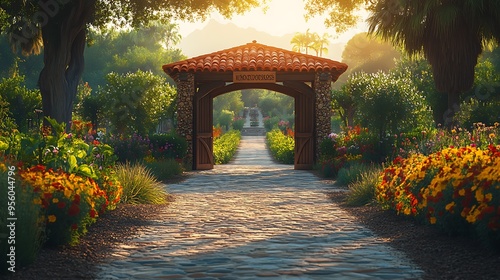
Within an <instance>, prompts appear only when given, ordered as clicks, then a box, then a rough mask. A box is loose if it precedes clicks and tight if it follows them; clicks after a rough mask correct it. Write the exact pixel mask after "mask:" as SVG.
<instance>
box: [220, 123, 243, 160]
mask: <svg viewBox="0 0 500 280" xmlns="http://www.w3.org/2000/svg"><path fill="white" fill-rule="evenodd" d="M240 140H241V132H240V131H239V130H230V131H228V132H226V133H224V134H223V135H221V136H220V137H218V138H215V139H214V162H215V164H225V163H228V162H229V161H231V159H232V158H233V157H234V155H235V154H236V151H237V150H238V146H239V145H240Z"/></svg>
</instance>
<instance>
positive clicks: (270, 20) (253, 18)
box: [179, 0, 368, 43]
mask: <svg viewBox="0 0 500 280" xmlns="http://www.w3.org/2000/svg"><path fill="white" fill-rule="evenodd" d="M268 6H269V9H268V10H267V11H266V12H265V13H264V12H263V9H262V8H255V9H253V10H250V11H248V12H246V13H245V14H243V15H236V16H233V18H232V19H229V20H227V19H224V17H222V16H221V15H219V14H218V13H213V14H212V15H211V16H210V17H208V18H207V20H205V21H204V22H200V21H198V22H195V23H188V22H179V31H180V34H181V35H182V37H186V36H188V35H189V34H190V33H191V32H193V31H194V30H196V29H202V28H203V27H204V26H205V25H206V24H207V23H208V21H209V20H210V19H215V20H217V21H219V22H221V23H229V22H232V23H234V24H235V25H237V26H240V27H243V28H247V27H253V28H255V29H257V30H260V31H265V32H267V33H269V34H271V35H276V36H281V35H285V34H290V33H295V32H302V33H305V32H306V30H307V29H308V28H310V32H316V33H318V34H320V35H322V34H323V33H329V34H330V35H332V36H333V37H334V38H333V39H332V40H331V42H332V43H335V42H343V43H345V42H347V41H349V39H350V38H351V37H352V36H354V35H355V34H357V33H360V32H365V31H367V30H368V27H367V26H366V24H365V23H364V22H360V23H359V24H358V26H357V27H356V28H352V29H350V30H349V31H348V32H346V33H344V34H335V32H334V30H333V29H331V28H330V29H328V28H326V27H325V25H324V17H315V18H312V19H310V20H308V21H307V22H306V20H305V19H304V14H305V11H304V1H303V0H271V1H270V3H269V4H268Z"/></svg>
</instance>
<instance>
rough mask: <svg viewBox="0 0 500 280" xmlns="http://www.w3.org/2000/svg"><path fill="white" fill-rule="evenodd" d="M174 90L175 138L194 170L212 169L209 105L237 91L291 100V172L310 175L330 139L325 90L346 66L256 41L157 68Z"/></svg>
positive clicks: (329, 90)
mask: <svg viewBox="0 0 500 280" xmlns="http://www.w3.org/2000/svg"><path fill="white" fill-rule="evenodd" d="M163 70H164V71H165V73H167V74H168V75H169V76H170V77H172V79H174V81H175V82H176V84H177V98H178V101H177V102H178V103H177V133H178V134H179V135H182V136H184V137H186V139H187V141H188V143H189V145H188V155H187V160H188V161H190V162H192V163H193V169H194V170H205V169H212V168H213V166H214V158H213V138H212V129H213V116H212V107H213V99H214V98H215V97H217V96H219V95H221V94H224V93H228V92H232V91H236V90H242V89H268V90H272V91H276V92H280V93H283V94H286V95H289V96H291V97H293V98H295V163H294V167H295V169H312V168H313V166H314V163H315V161H316V159H317V158H318V157H319V143H320V142H321V141H322V140H323V139H324V138H326V137H327V136H328V134H329V133H330V126H331V125H330V117H331V84H332V83H333V82H335V81H337V79H338V78H339V76H340V75H341V74H342V73H344V72H345V71H346V70H347V65H346V64H344V63H340V62H337V61H333V60H330V59H326V58H321V57H316V56H312V55H306V54H301V53H297V52H292V51H288V50H285V49H280V48H276V47H271V46H266V45H263V44H259V43H257V42H256V41H253V42H252V43H248V44H245V45H242V46H237V47H233V48H230V49H226V50H221V51H218V52H214V53H210V54H206V55H201V56H198V57H194V58H190V59H186V60H182V61H179V62H175V63H171V64H167V65H164V66H163Z"/></svg>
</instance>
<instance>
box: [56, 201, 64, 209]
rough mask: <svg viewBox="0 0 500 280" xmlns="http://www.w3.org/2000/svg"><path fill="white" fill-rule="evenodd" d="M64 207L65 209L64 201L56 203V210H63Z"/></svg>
mask: <svg viewBox="0 0 500 280" xmlns="http://www.w3.org/2000/svg"><path fill="white" fill-rule="evenodd" d="M64 207H66V203H64V201H61V202H59V203H57V208H59V209H63V208H64Z"/></svg>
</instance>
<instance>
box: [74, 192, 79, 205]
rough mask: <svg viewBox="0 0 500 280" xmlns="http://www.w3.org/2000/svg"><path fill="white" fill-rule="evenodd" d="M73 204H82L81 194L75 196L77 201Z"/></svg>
mask: <svg viewBox="0 0 500 280" xmlns="http://www.w3.org/2000/svg"><path fill="white" fill-rule="evenodd" d="M73 203H74V204H80V195H79V194H75V199H74V200H73Z"/></svg>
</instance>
